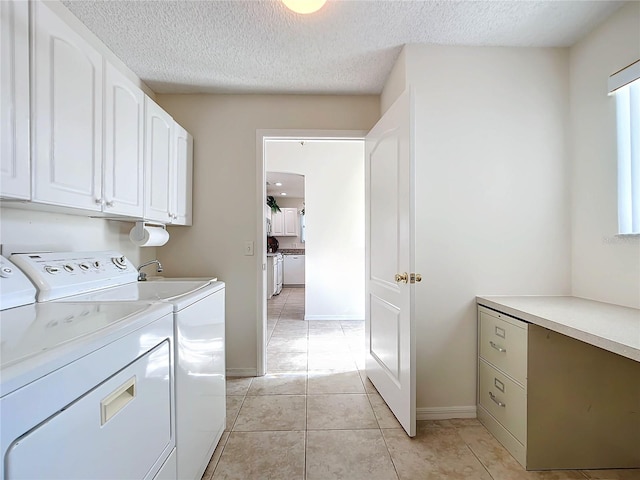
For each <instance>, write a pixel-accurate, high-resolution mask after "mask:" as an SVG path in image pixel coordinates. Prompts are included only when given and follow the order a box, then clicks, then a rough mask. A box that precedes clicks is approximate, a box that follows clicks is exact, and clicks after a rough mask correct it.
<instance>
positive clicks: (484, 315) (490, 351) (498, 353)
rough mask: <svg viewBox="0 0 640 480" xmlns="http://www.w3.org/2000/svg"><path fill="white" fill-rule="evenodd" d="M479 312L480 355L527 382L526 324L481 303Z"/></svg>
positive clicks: (517, 379)
mask: <svg viewBox="0 0 640 480" xmlns="http://www.w3.org/2000/svg"><path fill="white" fill-rule="evenodd" d="M478 312H479V315H480V325H479V327H480V356H481V357H482V358H484V359H485V360H486V361H488V362H489V363H492V364H493V365H495V366H496V367H498V368H499V369H500V370H502V371H503V372H505V373H506V374H507V375H509V376H511V377H513V378H514V379H515V380H516V381H518V382H520V383H521V384H522V385H525V386H526V381H527V324H526V323H525V322H520V321H519V320H516V319H512V318H510V317H502V318H499V317H498V315H500V314H498V313H495V314H494V312H491V311H490V310H486V309H483V308H482V307H480V308H479V310H478Z"/></svg>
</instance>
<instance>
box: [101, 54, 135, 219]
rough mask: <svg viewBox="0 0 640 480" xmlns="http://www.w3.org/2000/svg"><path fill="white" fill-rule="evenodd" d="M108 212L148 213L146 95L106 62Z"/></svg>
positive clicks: (105, 116)
mask: <svg viewBox="0 0 640 480" xmlns="http://www.w3.org/2000/svg"><path fill="white" fill-rule="evenodd" d="M104 82H105V92H104V95H105V98H104V100H105V102H104V104H105V112H104V118H105V130H104V135H105V136H104V141H105V146H104V211H105V212H112V213H117V214H121V215H130V216H132V217H142V215H143V214H144V157H143V153H144V93H143V92H142V90H140V89H139V88H138V87H137V86H136V85H134V84H133V82H131V81H130V80H129V79H128V78H126V77H125V76H124V75H123V74H122V73H120V72H119V71H118V70H117V69H116V68H115V67H114V66H112V65H111V64H109V63H105V77H104Z"/></svg>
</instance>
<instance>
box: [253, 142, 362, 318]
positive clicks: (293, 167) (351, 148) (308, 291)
mask: <svg viewBox="0 0 640 480" xmlns="http://www.w3.org/2000/svg"><path fill="white" fill-rule="evenodd" d="M264 152H265V159H266V169H267V170H268V171H272V172H285V173H297V174H300V175H304V177H305V223H306V243H305V245H306V247H305V248H306V251H305V319H306V320H364V141H362V140H342V141H313V140H307V141H305V143H304V145H301V144H300V142H297V141H278V140H269V141H267V142H266V144H265V149H264ZM281 246H282V245H281Z"/></svg>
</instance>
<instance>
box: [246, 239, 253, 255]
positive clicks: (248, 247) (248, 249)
mask: <svg viewBox="0 0 640 480" xmlns="http://www.w3.org/2000/svg"><path fill="white" fill-rule="evenodd" d="M244 254H245V255H248V256H251V255H253V242H250V241H249V242H244Z"/></svg>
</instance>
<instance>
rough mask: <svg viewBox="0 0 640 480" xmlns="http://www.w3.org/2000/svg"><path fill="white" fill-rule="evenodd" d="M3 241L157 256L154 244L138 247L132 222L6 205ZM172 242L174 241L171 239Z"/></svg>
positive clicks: (140, 258) (139, 258)
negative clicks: (133, 239) (131, 239)
mask: <svg viewBox="0 0 640 480" xmlns="http://www.w3.org/2000/svg"><path fill="white" fill-rule="evenodd" d="M0 215H1V216H2V223H1V227H0V243H1V244H2V245H3V246H4V245H7V246H10V245H14V246H17V247H20V246H25V247H32V249H36V250H37V249H40V250H43V249H45V250H54V251H55V250H57V251H88V250H116V251H119V252H122V253H123V254H125V255H126V256H127V257H129V259H131V261H132V262H133V263H134V264H136V265H139V264H140V263H142V262H144V261H147V260H151V259H153V258H155V254H156V249H155V248H154V247H144V248H139V247H136V246H135V245H134V244H133V243H131V241H130V240H129V232H130V231H131V229H132V228H133V225H134V224H133V223H131V222H118V221H113V220H105V219H102V218H87V217H82V216H78V215H65V214H61V213H49V212H39V211H32V210H23V209H16V208H7V207H5V206H3V208H2V210H1V211H0ZM169 241H171V240H169Z"/></svg>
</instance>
